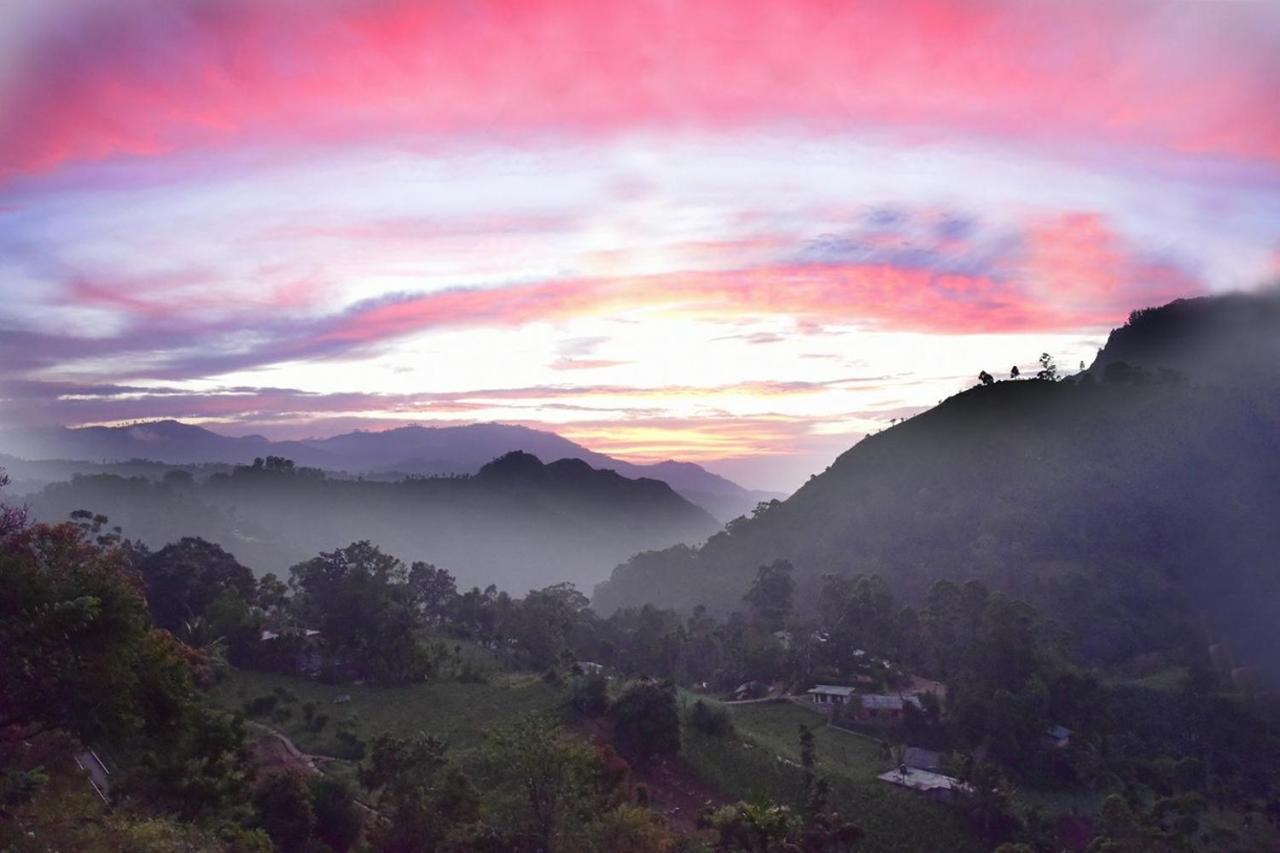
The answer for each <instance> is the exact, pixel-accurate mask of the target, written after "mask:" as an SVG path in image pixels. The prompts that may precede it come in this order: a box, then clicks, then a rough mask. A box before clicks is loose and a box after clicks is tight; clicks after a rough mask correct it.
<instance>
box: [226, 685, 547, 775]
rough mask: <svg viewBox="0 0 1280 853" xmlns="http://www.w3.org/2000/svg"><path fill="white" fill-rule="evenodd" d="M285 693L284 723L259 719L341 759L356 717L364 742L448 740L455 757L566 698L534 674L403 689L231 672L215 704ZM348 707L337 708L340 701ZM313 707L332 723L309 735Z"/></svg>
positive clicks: (308, 748)
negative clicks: (348, 723) (419, 737)
mask: <svg viewBox="0 0 1280 853" xmlns="http://www.w3.org/2000/svg"><path fill="white" fill-rule="evenodd" d="M277 687H282V688H284V689H286V690H289V691H291V692H292V693H293V694H295V695H296V696H297V697H298V702H297V703H296V704H292V703H291V704H290V705H289V706H288V707H290V708H291V710H292V714H291V716H290V717H289V718H288V719H287V720H285V721H284V722H276V721H271V720H269V719H262V720H261V722H264V723H267V724H268V725H271V726H273V727H275V728H277V729H279V730H281V731H283V732H284V733H285V734H287V735H288V736H289V737H290V738H291V739H292V740H293V742H294V743H295V744H297V746H298V748H299V749H301V750H303V751H305V752H310V753H314V754H317V755H334V754H340V752H339V751H338V749H337V742H336V740H335V733H336V728H337V725H338V723H339V722H340V721H341V720H343V719H344V718H347V717H350V716H351V715H353V714H354V715H355V716H356V717H357V720H358V722H357V724H356V726H355V731H356V733H357V734H358V735H359V737H360V738H361V739H363V740H365V741H369V740H372V739H373V738H374V737H376V736H377V735H378V734H381V733H382V732H392V733H394V734H399V735H408V734H414V733H417V732H425V733H426V734H429V735H434V736H436V737H438V738H440V739H441V740H443V741H445V742H446V743H447V744H448V745H449V748H450V751H451V752H453V753H454V754H455V755H459V754H462V753H466V752H469V751H471V750H473V749H475V748H476V747H477V746H479V745H480V743H481V740H482V737H483V734H484V732H485V731H487V730H491V729H492V728H494V727H496V726H500V725H502V724H504V723H506V722H509V721H512V720H515V719H516V718H518V717H521V716H523V715H525V714H530V713H535V712H548V711H555V710H557V709H559V708H560V707H561V706H562V705H563V702H564V697H563V695H562V694H561V693H560V692H559V691H557V690H556V689H554V688H552V687H550V686H548V685H546V684H544V683H543V682H542V681H541V680H540V679H539V678H537V677H535V676H532V675H509V676H508V675H501V676H495V677H493V678H491V680H490V682H489V683H488V684H460V683H457V682H440V683H428V684H414V685H409V686H405V687H370V686H367V685H365V686H357V685H350V684H347V685H332V684H321V683H320V682H318V681H314V680H311V679H308V678H297V677H292V676H286V675H276V674H271V673H261V672H250V671H247V670H232V671H231V673H230V674H229V675H228V677H227V678H226V679H225V680H224V681H223V682H222V683H221V684H219V685H218V686H217V687H216V688H215V689H214V691H213V698H214V701H215V702H216V703H218V704H219V705H221V706H222V707H224V708H226V709H228V710H241V709H242V707H243V705H244V703H245V702H246V701H248V700H251V699H254V698H256V697H258V696H262V695H264V694H269V693H271V692H272V691H273V690H274V689H275V688H277ZM344 695H345V696H350V697H351V701H349V702H344V703H340V704H334V700H335V699H337V698H338V697H340V696H344ZM307 702H315V703H316V706H317V708H316V714H327V715H328V716H329V722H328V724H327V725H326V726H325V727H324V729H322V730H321V731H320V732H314V731H311V730H310V729H309V728H308V727H307V725H306V723H305V721H304V719H303V715H302V710H301V706H302V705H303V704H305V703H307Z"/></svg>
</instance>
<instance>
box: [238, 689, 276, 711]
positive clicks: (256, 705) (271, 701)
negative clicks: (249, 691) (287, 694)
mask: <svg viewBox="0 0 1280 853" xmlns="http://www.w3.org/2000/svg"><path fill="white" fill-rule="evenodd" d="M279 701H280V697H278V696H273V695H272V694H270V693H266V694H263V695H262V696H259V697H257V698H256V699H250V700H249V701H247V702H245V703H244V713H245V715H246V716H249V717H265V716H267V715H268V714H270V713H271V712H272V711H274V710H275V707H276V704H277V703H278V702H279Z"/></svg>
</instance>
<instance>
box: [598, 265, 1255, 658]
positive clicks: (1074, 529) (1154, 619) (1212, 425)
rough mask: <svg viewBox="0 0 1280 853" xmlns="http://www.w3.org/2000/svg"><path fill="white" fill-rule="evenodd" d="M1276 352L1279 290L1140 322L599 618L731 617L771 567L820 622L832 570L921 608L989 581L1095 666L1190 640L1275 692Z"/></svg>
mask: <svg viewBox="0 0 1280 853" xmlns="http://www.w3.org/2000/svg"><path fill="white" fill-rule="evenodd" d="M1278 347H1280V291H1274V290H1273V291H1270V292H1266V293H1261V294H1251V295H1242V294H1237V295H1230V296H1222V297H1209V298H1202V299H1194V300H1179V301H1177V302H1174V303H1172V304H1170V305H1167V306H1165V307H1163V308H1158V309H1147V310H1144V311H1139V312H1134V314H1133V316H1132V318H1131V320H1130V322H1129V323H1128V324H1127V325H1126V326H1125V327H1124V328H1121V329H1118V330H1116V331H1115V332H1114V333H1113V334H1112V335H1111V337H1110V339H1109V340H1108V343H1107V345H1106V347H1105V348H1104V349H1103V350H1102V352H1101V353H1100V354H1099V356H1098V358H1097V360H1096V362H1095V363H1094V365H1093V366H1092V367H1091V368H1090V369H1089V370H1088V371H1087V372H1086V373H1084V374H1083V375H1080V376H1075V377H1068V378H1066V379H1065V380H1064V381H1057V382H1050V381H1042V380H1037V379H1032V380H1027V379H1023V380H1021V381H1002V382H995V383H994V384H991V385H989V386H983V385H979V386H976V387H973V388H971V389H969V390H967V391H964V392H962V393H960V394H957V395H955V396H954V397H952V398H950V399H948V400H946V401H945V402H943V403H942V404H940V405H939V406H937V407H936V408H934V409H932V410H929V411H927V412H925V413H923V414H920V415H918V416H916V417H914V418H911V419H909V420H907V421H906V422H904V423H901V424H899V425H898V426H895V427H893V428H891V429H888V430H885V431H884V432H882V433H880V434H876V435H872V436H868V437H867V438H865V439H863V440H862V441H861V442H859V443H858V444H857V445H856V446H854V447H853V448H852V449H850V450H849V451H848V452H846V453H845V454H843V455H842V456H841V457H840V458H839V459H837V460H836V462H835V463H834V464H833V465H832V466H831V467H830V468H828V469H827V470H826V471H825V472H823V473H821V474H820V475H818V476H817V477H815V478H813V479H812V480H810V481H809V483H808V484H806V485H805V486H804V487H802V488H801V489H800V490H799V491H798V492H797V493H796V494H795V495H793V496H792V497H791V498H789V499H788V500H786V501H784V502H781V503H779V504H776V505H773V506H772V507H771V508H769V509H767V510H766V511H764V512H762V513H760V514H758V515H757V516H756V517H755V518H753V519H750V520H747V521H743V522H740V523H738V524H735V525H731V527H730V529H729V530H728V531H726V532H723V533H721V534H717V535H716V536H714V537H712V538H711V539H710V540H709V541H708V542H707V544H706V545H705V546H703V547H702V548H701V549H691V548H686V547H677V548H673V549H671V550H668V551H666V552H661V553H649V554H641V555H638V556H636V557H635V558H633V559H632V560H631V561H630V562H629V563H627V564H625V565H623V566H620V567H619V568H618V569H617V570H616V571H615V572H614V575H613V577H612V578H611V580H610V581H608V582H607V583H605V584H602V585H601V586H600V587H599V588H598V589H597V592H596V598H595V605H596V607H597V608H598V609H599V610H601V611H602V612H604V613H609V612H612V611H613V610H614V609H615V608H617V607H620V606H628V605H639V604H642V603H647V602H651V603H655V604H659V605H668V606H677V607H682V608H690V607H692V606H693V605H695V604H698V603H704V604H707V605H708V606H709V607H711V608H712V609H719V610H722V611H727V610H729V609H732V608H733V607H735V606H737V601H736V600H735V596H734V595H733V593H732V591H735V590H744V589H746V588H747V586H748V585H749V583H750V582H751V578H752V577H753V576H754V573H755V571H756V568H757V567H758V566H760V565H761V564H763V563H768V562H770V561H772V560H775V559H786V560H790V561H791V562H792V563H794V565H795V569H796V576H797V580H798V582H799V585H800V590H801V593H802V595H803V596H804V597H805V598H807V600H808V602H809V605H810V606H812V605H813V603H814V602H815V600H816V597H817V594H818V590H819V588H820V586H821V585H822V583H823V577H824V576H826V575H828V574H836V575H844V576H853V575H857V574H877V575H880V576H881V577H883V578H884V579H885V580H886V581H887V582H888V583H889V584H890V586H891V587H892V588H893V589H894V590H895V591H897V592H898V593H900V594H903V595H905V596H906V597H908V599H909V600H915V601H919V600H920V599H921V598H922V597H923V596H924V595H925V594H926V592H927V591H928V590H929V588H930V586H931V585H932V584H933V583H934V582H935V581H937V580H939V579H941V578H964V577H973V578H979V579H982V580H984V581H985V582H987V583H988V584H990V585H992V586H994V587H996V588H999V589H1004V590H1007V591H1010V592H1012V593H1014V594H1016V595H1019V596H1021V597H1023V598H1026V599H1027V600H1030V601H1032V602H1033V603H1035V604H1037V605H1038V606H1041V607H1043V608H1044V609H1045V610H1046V611H1047V612H1049V613H1051V614H1053V615H1054V616H1055V617H1056V618H1057V619H1058V620H1059V621H1060V622H1061V624H1062V625H1063V627H1064V628H1065V629H1066V630H1068V631H1069V632H1070V633H1071V634H1072V635H1073V636H1074V637H1075V639H1076V642H1077V644H1078V646H1079V648H1080V650H1081V652H1082V654H1084V656H1085V657H1086V658H1087V659H1091V660H1098V661H1106V662H1110V663H1116V662H1119V661H1123V660H1125V659H1126V656H1127V655H1132V654H1135V653H1138V652H1139V651H1144V650H1151V649H1160V648H1162V647H1164V648H1168V646H1169V645H1170V644H1175V643H1178V642H1180V641H1181V640H1180V639H1179V638H1181V637H1184V636H1186V632H1185V631H1183V630H1182V629H1184V628H1185V627H1186V626H1188V625H1191V626H1194V627H1195V628H1197V629H1198V631H1196V632H1193V633H1197V634H1198V635H1200V636H1203V637H1204V640H1205V642H1212V643H1214V644H1215V646H1216V649H1217V652H1218V654H1219V655H1220V656H1221V657H1222V658H1224V659H1226V660H1228V661H1229V662H1232V663H1234V664H1235V665H1237V666H1242V665H1246V664H1247V665H1250V666H1258V667H1261V668H1263V670H1264V671H1265V673H1266V674H1267V675H1268V677H1269V678H1270V679H1271V680H1272V681H1280V556H1278V555H1280V524H1277V521H1276V520H1277V519H1280V349H1278ZM993 367H994V366H993Z"/></svg>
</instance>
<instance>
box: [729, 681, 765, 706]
mask: <svg viewBox="0 0 1280 853" xmlns="http://www.w3.org/2000/svg"><path fill="white" fill-rule="evenodd" d="M768 695H769V685H767V684H765V683H764V682H762V681H744V682H743V683H742V684H739V685H738V686H737V687H735V688H734V689H733V692H732V693H731V694H730V696H731V698H732V701H735V702H742V701H745V700H747V699H763V698H764V697H766V696H768Z"/></svg>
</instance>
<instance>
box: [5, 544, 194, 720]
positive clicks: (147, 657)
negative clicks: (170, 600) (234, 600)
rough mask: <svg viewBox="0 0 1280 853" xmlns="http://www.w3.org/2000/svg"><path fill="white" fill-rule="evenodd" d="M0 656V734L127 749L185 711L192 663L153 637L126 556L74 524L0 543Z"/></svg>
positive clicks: (169, 641) (181, 650)
mask: <svg viewBox="0 0 1280 853" xmlns="http://www.w3.org/2000/svg"><path fill="white" fill-rule="evenodd" d="M0 649H3V650H4V653H3V654H0V731H2V730H4V729H6V728H8V727H11V726H16V727H18V730H19V731H24V730H30V729H32V728H34V729H43V728H65V729H67V730H69V731H71V732H72V733H73V734H75V735H77V736H78V737H80V738H82V739H85V740H91V739H95V738H99V737H104V736H106V737H110V738H113V739H117V740H118V741H119V742H128V741H129V740H130V739H132V738H134V737H136V736H138V735H140V734H142V733H143V732H144V731H146V730H149V729H150V730H156V729H162V728H163V727H164V726H165V725H166V724H167V723H171V722H172V721H173V718H174V717H175V716H177V714H178V712H179V711H180V710H181V709H182V708H183V707H184V706H185V704H186V703H188V702H189V701H191V696H192V689H193V688H192V681H191V663H192V660H193V658H192V656H191V653H190V652H189V650H186V649H185V647H184V646H182V645H181V644H180V643H178V642H177V641H176V640H174V639H173V638H172V637H171V636H170V635H169V634H167V633H165V632H159V631H155V630H153V629H152V628H151V626H150V617H149V614H148V613H147V607H146V600H145V599H144V598H143V595H142V584H141V581H140V579H139V578H138V577H137V575H136V574H134V573H133V571H132V570H131V569H130V567H129V565H128V563H127V560H126V559H125V556H124V553H123V552H122V551H120V550H119V549H117V548H103V547H101V546H99V545H96V544H94V543H92V542H90V541H88V540H87V539H86V534H85V533H84V531H82V530H80V529H79V528H77V527H76V526H74V525H71V524H62V525H57V526H48V525H36V526H34V527H29V528H26V529H23V530H20V531H18V532H16V533H12V534H10V535H9V536H8V537H7V538H5V539H4V540H3V542H0Z"/></svg>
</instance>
